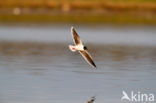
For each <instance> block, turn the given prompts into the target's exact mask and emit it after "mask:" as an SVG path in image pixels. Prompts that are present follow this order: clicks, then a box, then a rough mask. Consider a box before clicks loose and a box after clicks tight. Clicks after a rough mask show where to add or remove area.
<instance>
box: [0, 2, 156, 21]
mask: <svg viewBox="0 0 156 103" xmlns="http://www.w3.org/2000/svg"><path fill="white" fill-rule="evenodd" d="M0 22H76V23H77V22H78V23H117V24H118V23H120V24H127V23H128V24H133V23H135V24H156V0H4V1H2V0H1V1H0Z"/></svg>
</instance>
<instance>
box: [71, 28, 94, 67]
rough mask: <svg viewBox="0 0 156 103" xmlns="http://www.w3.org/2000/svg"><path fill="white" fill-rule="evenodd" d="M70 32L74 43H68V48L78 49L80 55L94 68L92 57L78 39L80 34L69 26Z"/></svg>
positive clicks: (73, 50)
mask: <svg viewBox="0 0 156 103" xmlns="http://www.w3.org/2000/svg"><path fill="white" fill-rule="evenodd" d="M71 33H72V35H73V41H74V43H75V45H74V46H73V45H69V49H70V50H71V51H72V52H75V51H77V50H78V51H79V53H80V54H81V55H82V57H83V58H84V59H85V60H86V61H87V62H88V63H89V64H90V65H91V66H92V67H94V68H96V65H95V63H94V61H93V58H92V57H91V55H90V54H89V53H88V51H87V47H86V46H84V45H83V44H82V41H81V39H80V36H79V35H78V34H77V33H76V31H75V29H74V28H73V27H71Z"/></svg>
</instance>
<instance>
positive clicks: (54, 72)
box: [0, 25, 156, 103]
mask: <svg viewBox="0 0 156 103" xmlns="http://www.w3.org/2000/svg"><path fill="white" fill-rule="evenodd" d="M76 29H77V32H78V33H79V34H80V36H81V38H83V41H84V42H85V44H86V45H87V46H88V48H89V51H90V53H91V54H92V56H93V58H94V60H95V63H96V65H97V66H98V69H97V70H95V69H93V68H91V67H90V66H89V65H88V64H87V63H86V62H85V61H84V60H83V58H82V57H81V56H80V55H79V53H72V52H71V51H70V50H69V49H68V45H69V43H70V44H73V42H72V38H71V34H70V26H68V25H61V26H60V25H57V26H53V25H52V26H51V25H48V26H47V25H46V26H35V25H29V26H23V25H22V26H19V25H16V26H14V25H5V26H2V25H1V26H0V40H1V42H0V103H85V102H86V101H87V100H89V99H90V97H92V96H96V98H97V99H96V103H123V102H121V100H120V98H121V96H122V91H123V90H124V91H126V92H127V93H128V94H130V92H131V91H134V92H136V93H137V92H141V93H147V94H148V93H153V94H155V95H156V75H155V74H156V29H155V28H154V27H145V26H144V27H131V26H130V27H112V26H96V27H88V26H81V27H76Z"/></svg>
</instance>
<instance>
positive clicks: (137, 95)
mask: <svg viewBox="0 0 156 103" xmlns="http://www.w3.org/2000/svg"><path fill="white" fill-rule="evenodd" d="M121 101H131V102H154V94H152V93H150V94H146V93H142V92H134V91H131V92H130V95H128V94H127V93H126V92H125V91H122V97H121Z"/></svg>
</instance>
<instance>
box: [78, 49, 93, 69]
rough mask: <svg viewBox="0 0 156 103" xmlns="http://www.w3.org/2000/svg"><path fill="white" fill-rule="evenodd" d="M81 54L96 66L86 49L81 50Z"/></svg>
mask: <svg viewBox="0 0 156 103" xmlns="http://www.w3.org/2000/svg"><path fill="white" fill-rule="evenodd" d="M79 52H80V54H81V55H82V56H83V58H84V59H85V60H86V61H87V62H88V63H89V64H90V65H91V66H93V67H94V68H96V65H95V63H94V61H93V59H92V57H91V55H90V54H89V53H88V52H87V51H86V50H83V51H79Z"/></svg>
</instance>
